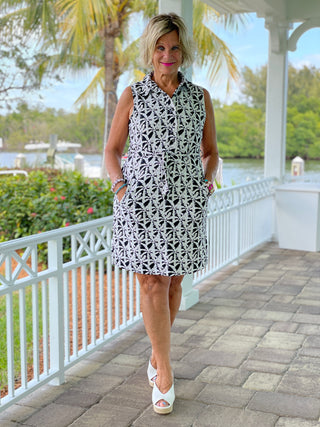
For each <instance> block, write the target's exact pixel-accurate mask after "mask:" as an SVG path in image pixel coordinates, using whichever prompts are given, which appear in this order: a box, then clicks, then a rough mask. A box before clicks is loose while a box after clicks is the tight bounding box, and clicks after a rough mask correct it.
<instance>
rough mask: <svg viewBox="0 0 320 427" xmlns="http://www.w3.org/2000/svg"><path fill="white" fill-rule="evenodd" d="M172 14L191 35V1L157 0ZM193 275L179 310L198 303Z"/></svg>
mask: <svg viewBox="0 0 320 427" xmlns="http://www.w3.org/2000/svg"><path fill="white" fill-rule="evenodd" d="M170 12H174V13H176V14H177V15H179V16H181V17H182V18H183V20H184V22H185V24H186V26H187V28H188V31H189V35H190V37H192V33H193V4H192V0H159V13H170ZM183 72H184V74H185V76H186V77H187V79H189V80H191V77H192V67H190V68H188V69H187V70H183ZM192 283H193V275H192V274H188V275H187V276H185V278H184V279H183V282H182V299H181V305H180V310H187V309H188V308H190V307H192V306H193V305H194V304H196V303H197V302H198V301H199V291H198V289H193V288H192Z"/></svg>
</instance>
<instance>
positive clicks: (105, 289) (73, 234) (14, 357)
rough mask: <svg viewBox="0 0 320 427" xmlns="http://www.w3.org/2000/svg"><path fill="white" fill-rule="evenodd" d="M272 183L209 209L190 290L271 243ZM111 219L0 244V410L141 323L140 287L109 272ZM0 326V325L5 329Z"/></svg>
mask: <svg viewBox="0 0 320 427" xmlns="http://www.w3.org/2000/svg"><path fill="white" fill-rule="evenodd" d="M273 204H274V190H273V180H272V179H265V180H261V181H256V182H253V183H250V184H246V185H240V186H236V187H232V188H230V189H224V190H219V191H218V192H217V193H216V194H215V196H214V197H213V198H212V199H211V200H210V204H209V215H208V236H209V262H208V266H207V268H206V269H205V270H203V271H201V272H199V273H197V274H196V275H195V276H194V284H196V283H199V282H201V280H203V279H204V278H205V277H207V276H209V275H210V274H212V273H213V272H215V271H217V270H218V269H220V268H222V267H223V266H225V265H227V264H229V263H231V262H234V261H237V260H238V259H239V257H241V255H243V254H244V253H246V252H248V251H249V250H251V249H253V248H254V247H256V246H257V245H259V244H261V243H263V242H265V241H268V240H270V239H271V238H272V236H273V232H274V227H273V217H274V206H273ZM111 235H112V217H107V218H101V219H98V220H94V221H90V222H86V223H82V224H78V225H74V226H71V227H65V228H63V229H58V230H53V231H49V232H45V233H42V234H38V235H33V236H30V237H25V238H21V239H17V240H12V241H9V242H5V243H2V244H0V310H1V312H0V321H1V319H2V323H0V324H1V325H2V326H1V331H0V333H1V334H2V336H5V337H6V348H1V354H0V392H1V398H0V411H1V410H3V409H5V408H6V407H8V406H9V405H11V404H13V403H14V402H16V401H17V400H19V399H20V398H21V397H23V396H25V395H27V394H28V393H30V392H31V391H33V390H35V389H36V388H38V387H40V386H41V385H42V384H45V383H48V382H50V383H52V384H61V383H62V382H64V376H65V371H66V370H67V369H68V368H69V367H71V366H72V365H73V364H75V363H76V362H78V361H79V360H80V359H81V358H83V357H85V356H87V355H88V354H89V353H91V352H93V351H95V350H97V349H98V348H99V347H100V346H102V345H104V344H105V343H106V341H108V340H110V339H111V338H112V337H114V336H116V335H117V334H119V333H120V332H122V331H123V330H125V329H127V328H129V327H130V326H131V325H133V324H134V323H135V322H137V321H139V320H140V319H141V313H140V294H139V285H138V283H137V281H136V279H135V276H134V275H133V274H132V273H126V272H124V271H119V269H117V268H114V267H113V266H112V263H111ZM4 320H5V321H4Z"/></svg>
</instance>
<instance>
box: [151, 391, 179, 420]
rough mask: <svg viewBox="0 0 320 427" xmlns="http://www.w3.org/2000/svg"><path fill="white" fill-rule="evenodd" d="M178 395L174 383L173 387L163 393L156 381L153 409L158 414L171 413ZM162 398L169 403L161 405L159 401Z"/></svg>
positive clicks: (153, 393) (153, 392)
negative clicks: (175, 392)
mask: <svg viewBox="0 0 320 427" xmlns="http://www.w3.org/2000/svg"><path fill="white" fill-rule="evenodd" d="M175 398H176V396H175V394H174V385H173V384H172V386H171V388H170V390H169V391H167V393H161V391H160V390H159V389H158V386H157V384H156V383H154V387H153V390H152V403H153V410H154V412H156V413H157V414H170V412H172V410H173V402H174V400H175ZM161 400H164V401H165V402H167V403H168V406H159V405H157V403H158V402H159V401H161Z"/></svg>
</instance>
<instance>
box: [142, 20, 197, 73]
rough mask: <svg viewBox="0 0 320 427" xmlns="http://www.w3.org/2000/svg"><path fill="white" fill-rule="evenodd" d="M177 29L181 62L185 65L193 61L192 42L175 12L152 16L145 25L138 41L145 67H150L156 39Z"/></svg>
mask: <svg viewBox="0 0 320 427" xmlns="http://www.w3.org/2000/svg"><path fill="white" fill-rule="evenodd" d="M171 31H177V33H178V36H179V42H180V45H181V51H182V64H183V65H184V66H185V67H187V66H188V65H191V64H192V62H193V42H192V40H191V39H190V38H189V36H188V30H187V27H186V25H185V23H184V22H183V20H182V18H180V16H178V15H176V14H175V13H168V14H161V15H157V16H154V17H153V18H152V19H151V20H150V21H149V23H148V25H147V26H146V28H145V30H144V32H143V34H142V37H141V41H140V52H141V62H142V65H143V66H144V67H146V68H150V67H152V58H153V54H154V50H155V47H156V44H157V41H158V40H159V38H160V37H162V36H164V35H165V34H168V33H171Z"/></svg>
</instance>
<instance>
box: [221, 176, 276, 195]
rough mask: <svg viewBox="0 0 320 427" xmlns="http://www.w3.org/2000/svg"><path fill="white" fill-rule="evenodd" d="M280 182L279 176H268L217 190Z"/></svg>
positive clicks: (239, 188)
mask: <svg viewBox="0 0 320 427" xmlns="http://www.w3.org/2000/svg"><path fill="white" fill-rule="evenodd" d="M278 182H279V180H278V178H275V177H268V178H262V179H257V180H255V181H249V182H247V183H245V184H238V185H232V186H231V187H226V188H220V189H219V190H217V192H219V193H227V192H228V191H233V190H235V191H236V190H241V189H242V188H248V187H251V186H254V185H257V184H266V183H274V184H277V183H278Z"/></svg>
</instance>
